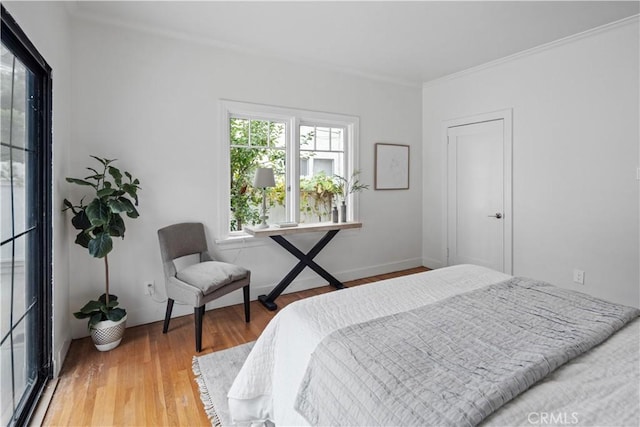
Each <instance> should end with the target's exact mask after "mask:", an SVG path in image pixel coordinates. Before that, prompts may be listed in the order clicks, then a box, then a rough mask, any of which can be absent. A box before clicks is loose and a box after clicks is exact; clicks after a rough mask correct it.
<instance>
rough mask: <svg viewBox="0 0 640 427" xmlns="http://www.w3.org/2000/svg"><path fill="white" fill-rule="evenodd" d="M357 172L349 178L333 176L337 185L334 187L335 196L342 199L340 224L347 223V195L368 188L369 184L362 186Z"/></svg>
mask: <svg viewBox="0 0 640 427" xmlns="http://www.w3.org/2000/svg"><path fill="white" fill-rule="evenodd" d="M359 175H360V171H359V170H355V171H353V173H352V174H351V177H349V178H345V177H343V176H340V175H334V177H335V179H336V181H337V183H336V187H337V188H338V191H337V194H338V195H339V196H340V197H341V198H342V204H341V205H340V222H347V204H346V200H347V197H348V196H349V194H351V193H359V192H360V191H362V190H367V189H368V188H369V184H363V183H361V182H360V178H358V176H359Z"/></svg>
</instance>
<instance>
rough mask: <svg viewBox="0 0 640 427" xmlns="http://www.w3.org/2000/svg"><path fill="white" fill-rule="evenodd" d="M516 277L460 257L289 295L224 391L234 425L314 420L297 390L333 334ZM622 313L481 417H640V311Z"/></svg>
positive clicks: (589, 420) (623, 421) (564, 420)
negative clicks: (589, 344) (596, 339)
mask: <svg viewBox="0 0 640 427" xmlns="http://www.w3.org/2000/svg"><path fill="white" fill-rule="evenodd" d="M512 279H513V278H512V277H511V276H509V275H506V274H503V273H500V272H497V271H493V270H490V269H487V268H484V267H478V266H472V265H460V266H453V267H448V268H443V269H438V270H433V271H429V272H425V273H419V274H415V275H411V276H405V277H399V278H395V279H390V280H386V281H383V282H376V283H372V284H368V285H365V286H358V287H354V288H350V289H345V290H341V291H339V292H332V293H328V294H323V295H319V296H316V297H313V298H309V299H305V300H301V301H298V302H296V303H293V304H290V305H288V306H287V307H285V308H283V309H282V310H281V311H280V312H279V313H278V314H277V315H276V317H274V319H273V320H272V321H271V322H270V323H269V324H268V325H267V327H266V328H265V330H264V332H263V333H262V335H261V336H260V337H259V339H258V340H257V342H256V345H255V346H254V348H253V350H252V351H251V353H250V354H249V356H248V358H247V360H246V362H245V364H244V365H243V367H242V369H241V370H240V373H239V374H238V376H237V377H236V380H235V381H234V383H233V385H232V387H231V389H230V391H229V394H228V399H229V409H230V412H231V416H232V419H233V420H234V422H236V423H237V424H238V425H271V424H275V425H277V426H283V425H296V426H301V425H310V423H309V421H308V419H307V418H305V417H304V416H302V415H301V414H300V412H299V411H298V410H296V406H297V407H298V409H300V396H299V392H300V389H301V384H302V383H303V381H306V379H307V377H308V371H309V369H310V363H311V361H312V355H313V356H314V357H315V354H314V352H316V353H317V352H318V351H319V348H321V346H322V345H323V344H324V343H325V342H326V341H327V340H328V338H329V337H333V336H334V335H335V334H336V333H339V332H340V331H343V330H345V329H348V328H350V327H353V326H354V325H361V324H368V323H371V322H372V321H373V322H375V321H377V320H378V319H386V318H387V317H393V316H399V315H402V314H403V313H405V312H413V311H415V310H421V309H422V310H424V308H425V307H431V308H435V307H436V304H440V303H441V302H446V301H448V300H451V299H452V298H455V297H457V296H459V295H470V294H471V293H472V292H478V291H483V290H485V289H489V288H492V287H495V286H499V285H500V284H502V283H504V282H506V281H509V280H512ZM563 291H564V290H563ZM564 292H570V291H564ZM626 316H627V320H629V319H630V321H628V323H626V325H624V326H622V327H620V328H619V330H617V332H615V333H614V334H613V335H612V336H611V337H609V338H608V339H606V340H605V341H604V342H603V343H602V344H600V345H597V346H595V347H594V348H592V349H591V350H589V351H587V352H585V353H584V354H582V355H579V356H577V357H575V358H574V359H572V360H570V361H569V362H568V363H566V364H563V365H562V366H560V367H559V368H557V369H555V370H554V371H553V372H551V373H550V374H548V375H546V377H544V379H542V380H540V381H537V380H536V382H535V385H533V386H531V387H528V386H527V387H528V390H526V391H525V392H524V393H522V394H520V395H519V396H517V397H515V398H514V399H512V400H509V401H508V402H506V403H505V404H504V405H503V406H502V407H500V408H499V409H497V410H495V411H492V413H490V414H488V415H487V416H486V418H484V420H482V424H483V425H496V426H511V425H532V424H533V425H567V424H570V425H616V426H620V425H634V426H637V425H638V423H639V420H640V410H639V402H640V392H639V388H640V386H639V381H640V373H639V370H640V367H639V360H638V359H639V357H638V354H639V350H640V342H639V340H640V338H639V336H640V320H639V319H638V318H637V317H638V311H637V310H636V309H631V310H627V313H626ZM616 329H618V327H616ZM311 365H313V364H311ZM332 392H335V394H336V395H340V394H341V393H343V392H344V390H340V387H337V389H336V390H334V391H332ZM307 416H308V414H307ZM476 421H477V420H476V419H474V420H472V422H470V423H469V424H470V425H473V424H477V422H476ZM347 424H362V423H359V422H358V421H355V422H354V421H350V422H347Z"/></svg>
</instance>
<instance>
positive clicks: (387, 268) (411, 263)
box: [85, 258, 424, 336]
mask: <svg viewBox="0 0 640 427" xmlns="http://www.w3.org/2000/svg"><path fill="white" fill-rule="evenodd" d="M422 265H424V261H423V260H422V259H421V258H412V259H406V260H402V261H395V262H390V263H386V264H380V265H375V266H371V267H363V268H357V269H353V270H344V271H340V272H331V274H333V275H334V276H335V277H336V278H337V279H338V280H340V281H341V282H348V281H350V280H356V279H362V278H365V277H371V276H377V275H379V274H387V273H392V272H394V271H400V270H407V269H410V268H415V267H420V266H422ZM274 286H275V284H274V283H270V284H256V283H255V280H254V283H252V285H251V300H252V301H253V300H256V299H258V295H266V294H268V293H269V292H271V290H272V289H273V287H274ZM321 286H326V282H325V281H324V279H322V278H320V277H319V276H316V275H315V274H314V275H313V276H310V277H305V278H301V279H298V280H294V281H293V282H292V283H291V285H290V286H289V287H288V288H287V289H286V290H285V292H283V294H288V293H291V292H300V291H304V290H307V289H313V288H317V287H321ZM241 303H242V292H232V293H231V294H228V295H225V296H223V297H222V298H219V299H217V300H215V301H213V302H212V303H210V304H207V309H208V310H211V309H214V308H219V307H226V306H229V305H235V304H241ZM165 307H166V303H165V302H162V303H161V302H159V303H158V304H157V305H156V306H155V307H152V308H144V309H138V310H136V309H133V308H131V307H128V308H127V327H131V326H138V325H144V324H147V323H153V322H157V321H159V320H163V319H164V312H165ZM192 313H193V307H191V306H187V305H180V304H178V303H177V302H176V304H175V305H174V306H173V313H172V316H171V317H172V318H173V317H179V316H185V315H189V314H192ZM87 335H88V334H87ZM85 336H86V335H85Z"/></svg>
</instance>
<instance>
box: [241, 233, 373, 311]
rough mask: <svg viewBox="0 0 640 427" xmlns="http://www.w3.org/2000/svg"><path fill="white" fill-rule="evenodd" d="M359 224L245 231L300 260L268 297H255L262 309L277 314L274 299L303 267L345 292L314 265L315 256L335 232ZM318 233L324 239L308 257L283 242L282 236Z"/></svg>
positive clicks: (334, 279)
mask: <svg viewBox="0 0 640 427" xmlns="http://www.w3.org/2000/svg"><path fill="white" fill-rule="evenodd" d="M361 227H362V223H361V222H340V223H333V222H323V223H319V224H300V225H298V226H297V227H287V228H279V227H273V226H271V227H269V228H262V229H260V228H251V227H245V228H244V230H245V231H246V232H247V233H249V234H251V235H252V236H255V237H270V238H271V239H272V240H273V241H275V242H276V243H278V244H279V245H280V246H282V247H283V248H285V249H286V250H287V251H288V252H289V253H290V254H292V255H293V256H295V257H296V258H298V259H299V260H300V262H298V264H296V265H295V266H294V267H293V268H292V269H291V271H290V272H289V273H288V274H287V275H286V276H285V277H284V278H283V279H282V280H281V281H280V283H278V285H277V286H276V287H275V288H273V290H272V291H271V292H270V293H269V295H260V296H258V300H259V301H260V302H261V303H262V304H263V305H264V306H265V307H267V309H269V310H271V311H273V310H277V309H278V306H277V305H276V303H275V302H274V301H275V299H276V298H278V297H279V296H280V294H281V293H282V292H283V291H284V290H285V289H286V288H287V286H289V285H290V284H291V282H293V280H294V279H295V278H296V277H297V276H298V274H300V273H301V272H302V270H304V269H305V267H309V268H310V269H312V270H313V271H315V272H316V273H318V274H319V275H320V276H321V277H322V278H323V279H325V280H326V281H328V282H329V284H331V286H333V287H335V288H336V289H342V288H344V285H343V284H342V283H341V282H340V281H339V280H338V279H336V278H335V277H333V276H332V275H331V274H329V272H328V271H327V270H325V269H324V268H322V267H320V266H319V265H318V264H317V263H316V262H314V261H313V258H315V256H316V255H318V254H319V253H320V251H321V250H322V249H323V248H324V247H325V246H327V244H328V243H329V242H330V241H331V239H333V237H334V236H335V235H336V234H338V231H340V230H344V229H347V228H361ZM318 231H326V234H325V235H324V237H322V238H321V239H320V240H319V241H318V243H316V244H315V246H314V247H313V248H311V250H310V251H309V252H308V253H306V254H305V253H304V252H302V251H301V250H300V249H298V248H296V247H295V246H294V245H293V244H292V243H291V242H289V241H288V240H287V239H285V238H284V236H289V235H293V234H300V233H311V232H318Z"/></svg>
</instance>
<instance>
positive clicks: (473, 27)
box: [71, 1, 640, 85]
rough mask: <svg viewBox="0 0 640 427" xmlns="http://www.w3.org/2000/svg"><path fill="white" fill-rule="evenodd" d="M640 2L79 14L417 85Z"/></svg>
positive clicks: (102, 5) (606, 19)
mask: <svg viewBox="0 0 640 427" xmlns="http://www.w3.org/2000/svg"><path fill="white" fill-rule="evenodd" d="M639 6H640V2H638V1H495V2H494V1H470V2H466V1H409V2H400V1H373V2H363V1H359V2H338V1H293V2H272V1H258V2H245V1H227V2H222V1H196V2H187V1H141V2H138V1H112V2H111V1H106V2H101V1H79V2H76V3H75V4H74V5H73V6H72V7H71V10H72V13H73V14H74V15H75V16H76V17H79V18H86V19H94V20H100V21H103V22H109V23H114V24H118V25H124V26H128V27H132V28H138V29H141V30H146V31H152V32H155V33H157V32H162V33H166V34H169V35H173V36H176V37H180V38H183V39H184V38H186V39H190V40H197V41H199V42H204V43H208V44H213V45H216V46H220V47H224V48H229V49H234V50H239V51H243V52H249V53H255V54H260V55H265V56H271V57H276V58H280V59H287V60H291V61H296V62H304V63H308V64H312V65H320V66H323V67H329V68H333V69H340V70H343V71H347V72H351V73H356V74H359V75H366V76H369V77H374V78H378V79H383V80H386V81H394V82H398V83H404V84H410V85H420V84H421V83H423V82H427V81H430V80H433V79H437V78H439V77H442V76H445V75H448V74H452V73H455V72H458V71H462V70H465V69H468V68H472V67H474V66H478V65H481V64H485V63H487V62H490V61H493V60H496V59H499V58H503V57H505V56H508V55H512V54H514V53H517V52H521V51H524V50H527V49H530V48H533V47H536V46H540V45H542V44H545V43H549V42H551V41H554V40H558V39H561V38H564V37H567V36H570V35H573V34H577V33H580V32H583V31H586V30H589V29H592V28H595V27H598V26H601V25H604V24H608V23H611V22H615V21H618V20H620V19H624V18H626V17H629V16H632V15H637V14H638V13H639V11H640V7H639Z"/></svg>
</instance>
